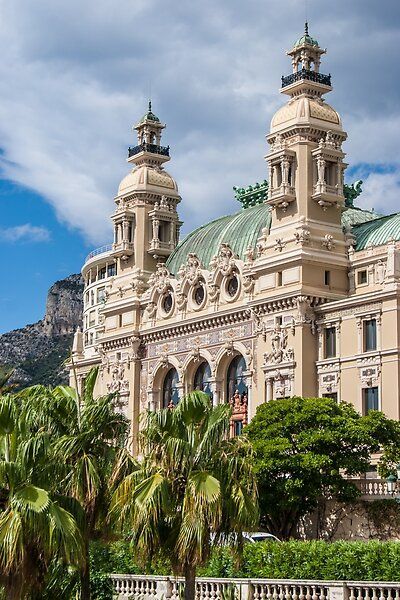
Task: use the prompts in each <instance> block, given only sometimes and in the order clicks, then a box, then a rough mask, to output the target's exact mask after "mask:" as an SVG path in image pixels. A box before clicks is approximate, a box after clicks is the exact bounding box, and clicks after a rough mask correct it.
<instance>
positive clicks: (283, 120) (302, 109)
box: [271, 96, 342, 133]
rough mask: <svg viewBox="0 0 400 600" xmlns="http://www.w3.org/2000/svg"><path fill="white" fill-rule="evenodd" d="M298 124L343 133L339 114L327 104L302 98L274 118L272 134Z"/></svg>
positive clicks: (277, 113)
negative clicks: (312, 125) (323, 127)
mask: <svg viewBox="0 0 400 600" xmlns="http://www.w3.org/2000/svg"><path fill="white" fill-rule="evenodd" d="M296 123H298V124H315V125H319V126H321V125H322V126H324V125H325V126H328V127H329V128H330V129H336V130H340V131H342V120H341V118H340V115H339V113H338V112H337V111H336V110H335V109H334V108H332V106H330V105H329V104H327V103H326V102H323V101H321V100H316V99H314V98H307V97H304V96H300V97H298V98H295V99H293V100H291V101H289V102H288V103H287V104H285V105H284V106H282V107H281V108H280V109H279V110H278V111H277V112H276V113H275V114H274V116H273V117H272V121H271V133H275V132H277V131H280V130H282V129H285V128H286V127H289V126H292V125H295V124H296Z"/></svg>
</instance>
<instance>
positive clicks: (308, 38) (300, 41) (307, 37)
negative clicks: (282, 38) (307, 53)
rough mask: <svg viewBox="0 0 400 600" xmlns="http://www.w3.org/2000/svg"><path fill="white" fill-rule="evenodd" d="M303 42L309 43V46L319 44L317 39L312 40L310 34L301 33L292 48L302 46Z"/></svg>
mask: <svg viewBox="0 0 400 600" xmlns="http://www.w3.org/2000/svg"><path fill="white" fill-rule="evenodd" d="M303 44H310V46H319V44H318V42H317V40H314V38H312V37H311V36H310V35H302V36H301V38H299V39H298V40H297V42H295V44H294V48H297V47H298V46H302V45H303Z"/></svg>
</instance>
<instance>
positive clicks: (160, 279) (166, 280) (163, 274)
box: [149, 263, 171, 294]
mask: <svg viewBox="0 0 400 600" xmlns="http://www.w3.org/2000/svg"><path fill="white" fill-rule="evenodd" d="M170 277H171V275H170V272H169V271H168V269H167V267H166V266H165V264H164V263H158V264H157V270H156V271H155V273H152V274H151V275H150V277H149V285H150V287H154V288H156V289H157V290H158V291H159V292H160V293H161V294H162V293H163V292H165V291H166V290H167V289H168V287H169V286H170V285H171V279H170Z"/></svg>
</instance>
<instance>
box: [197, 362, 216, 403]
mask: <svg viewBox="0 0 400 600" xmlns="http://www.w3.org/2000/svg"><path fill="white" fill-rule="evenodd" d="M210 379H211V367H210V365H209V364H208V362H207V361H204V362H202V363H201V365H200V366H199V367H198V368H197V371H196V373H195V375H194V382H193V388H194V389H195V390H200V391H201V392H204V393H205V394H208V395H209V396H210V397H211V398H212V391H211V384H210Z"/></svg>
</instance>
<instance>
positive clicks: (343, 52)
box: [0, 0, 400, 331]
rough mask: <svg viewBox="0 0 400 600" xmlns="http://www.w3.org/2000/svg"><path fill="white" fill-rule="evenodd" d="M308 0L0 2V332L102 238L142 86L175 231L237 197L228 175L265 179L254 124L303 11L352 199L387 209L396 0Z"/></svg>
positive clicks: (262, 116)
mask: <svg viewBox="0 0 400 600" xmlns="http://www.w3.org/2000/svg"><path fill="white" fill-rule="evenodd" d="M307 4H308V7H307V8H306V0H268V1H267V0H200V1H199V2H193V1H191V2H189V1H187V0H69V1H68V2H62V1H61V0H35V2H32V1H31V0H0V10H1V13H0V51H1V61H0V169H1V171H0V175H1V181H0V203H1V212H0V215H1V217H0V251H1V253H2V259H3V260H2V264H3V277H2V278H1V283H0V286H1V287H0V331H6V330H8V329H11V328H14V327H19V326H23V325H24V324H25V323H28V322H33V321H35V320H37V319H39V318H40V317H41V316H42V313H43V309H44V302H45V296H46V291H47V288H48V287H49V285H50V284H51V283H52V282H54V281H55V280H56V279H60V278H63V277H65V276H66V275H68V274H70V273H72V272H77V271H79V269H80V267H81V263H82V261H83V260H84V257H85V255H86V253H87V252H88V251H89V250H90V249H91V248H92V247H94V246H99V245H101V244H103V243H106V242H108V241H109V240H110V237H111V231H110V224H109V219H108V216H109V215H110V213H111V212H112V210H113V196H114V195H115V192H116V189H117V186H118V183H119V180H120V179H121V178H122V177H123V176H124V174H126V172H127V165H126V163H125V156H126V148H127V146H128V145H129V144H133V143H134V141H135V140H134V135H133V133H132V131H131V126H132V124H133V123H134V122H135V121H136V120H137V119H138V118H139V117H140V116H141V115H142V114H143V112H144V111H145V109H146V105H147V99H148V96H149V94H150V93H151V96H152V99H153V108H154V111H155V112H156V114H158V115H159V116H160V118H161V119H162V120H163V121H164V122H166V123H167V124H168V128H167V130H166V131H165V138H164V141H165V143H166V144H169V145H170V146H171V155H172V160H171V162H170V164H169V165H168V170H169V171H170V172H171V173H172V174H173V175H174V176H175V178H176V179H177V181H178V184H179V187H180V192H181V194H182V198H183V201H182V204H181V208H180V212H181V217H182V219H183V220H184V221H185V226H184V233H185V232H188V231H189V230H190V229H192V228H193V227H195V226H197V225H200V224H201V223H202V222H204V221H205V220H207V219H211V218H213V217H216V216H219V215H221V214H226V213H229V212H234V211H235V210H236V209H237V206H235V204H236V203H235V200H234V199H233V196H232V186H233V185H239V186H242V185H247V184H250V183H254V182H255V181H257V180H262V179H264V178H265V177H266V168H265V163H264V160H263V156H264V154H265V151H266V145H265V138H264V135H265V133H266V132H267V131H268V128H269V123H270V119H271V117H272V115H273V113H274V111H275V110H276V109H277V108H278V107H279V106H280V105H281V104H282V103H283V101H284V98H282V97H281V96H280V94H279V93H278V90H279V86H280V76H281V75H282V74H288V73H289V72H290V64H289V60H288V58H287V57H286V56H285V50H287V49H289V48H290V47H291V45H292V43H293V42H294V40H295V39H296V38H297V37H299V35H301V33H302V30H303V27H304V20H305V14H306V10H307V13H308V19H309V21H310V33H311V34H312V35H313V36H314V37H316V38H317V39H318V40H319V42H320V44H321V45H322V46H323V47H327V48H328V55H327V56H326V57H325V58H324V63H323V65H322V67H321V70H322V72H326V73H332V78H333V85H334V87H335V89H334V92H333V93H331V94H330V98H329V102H330V103H331V104H333V106H334V107H335V108H336V109H337V110H338V111H339V112H340V113H341V115H342V118H343V122H344V127H345V129H346V130H347V131H348V133H349V139H348V142H347V143H346V151H347V153H348V156H347V159H348V162H349V164H350V167H349V169H348V174H347V179H348V180H350V181H352V180H354V179H358V178H360V177H361V178H363V179H364V181H365V183H364V193H363V196H362V199H361V203H362V204H363V205H364V206H366V207H368V208H369V207H372V206H373V207H375V209H376V210H379V211H383V212H394V211H398V210H400V208H398V205H399V189H400V159H399V150H398V147H399V143H400V141H399V140H400V127H399V126H400V100H399V89H400V86H399V75H398V48H399V45H400V2H399V0H380V1H379V2H376V0H350V1H349V0H335V1H334V2H333V1H329V2H328V1H327V0H308V2H307ZM150 90H151V91H150Z"/></svg>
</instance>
